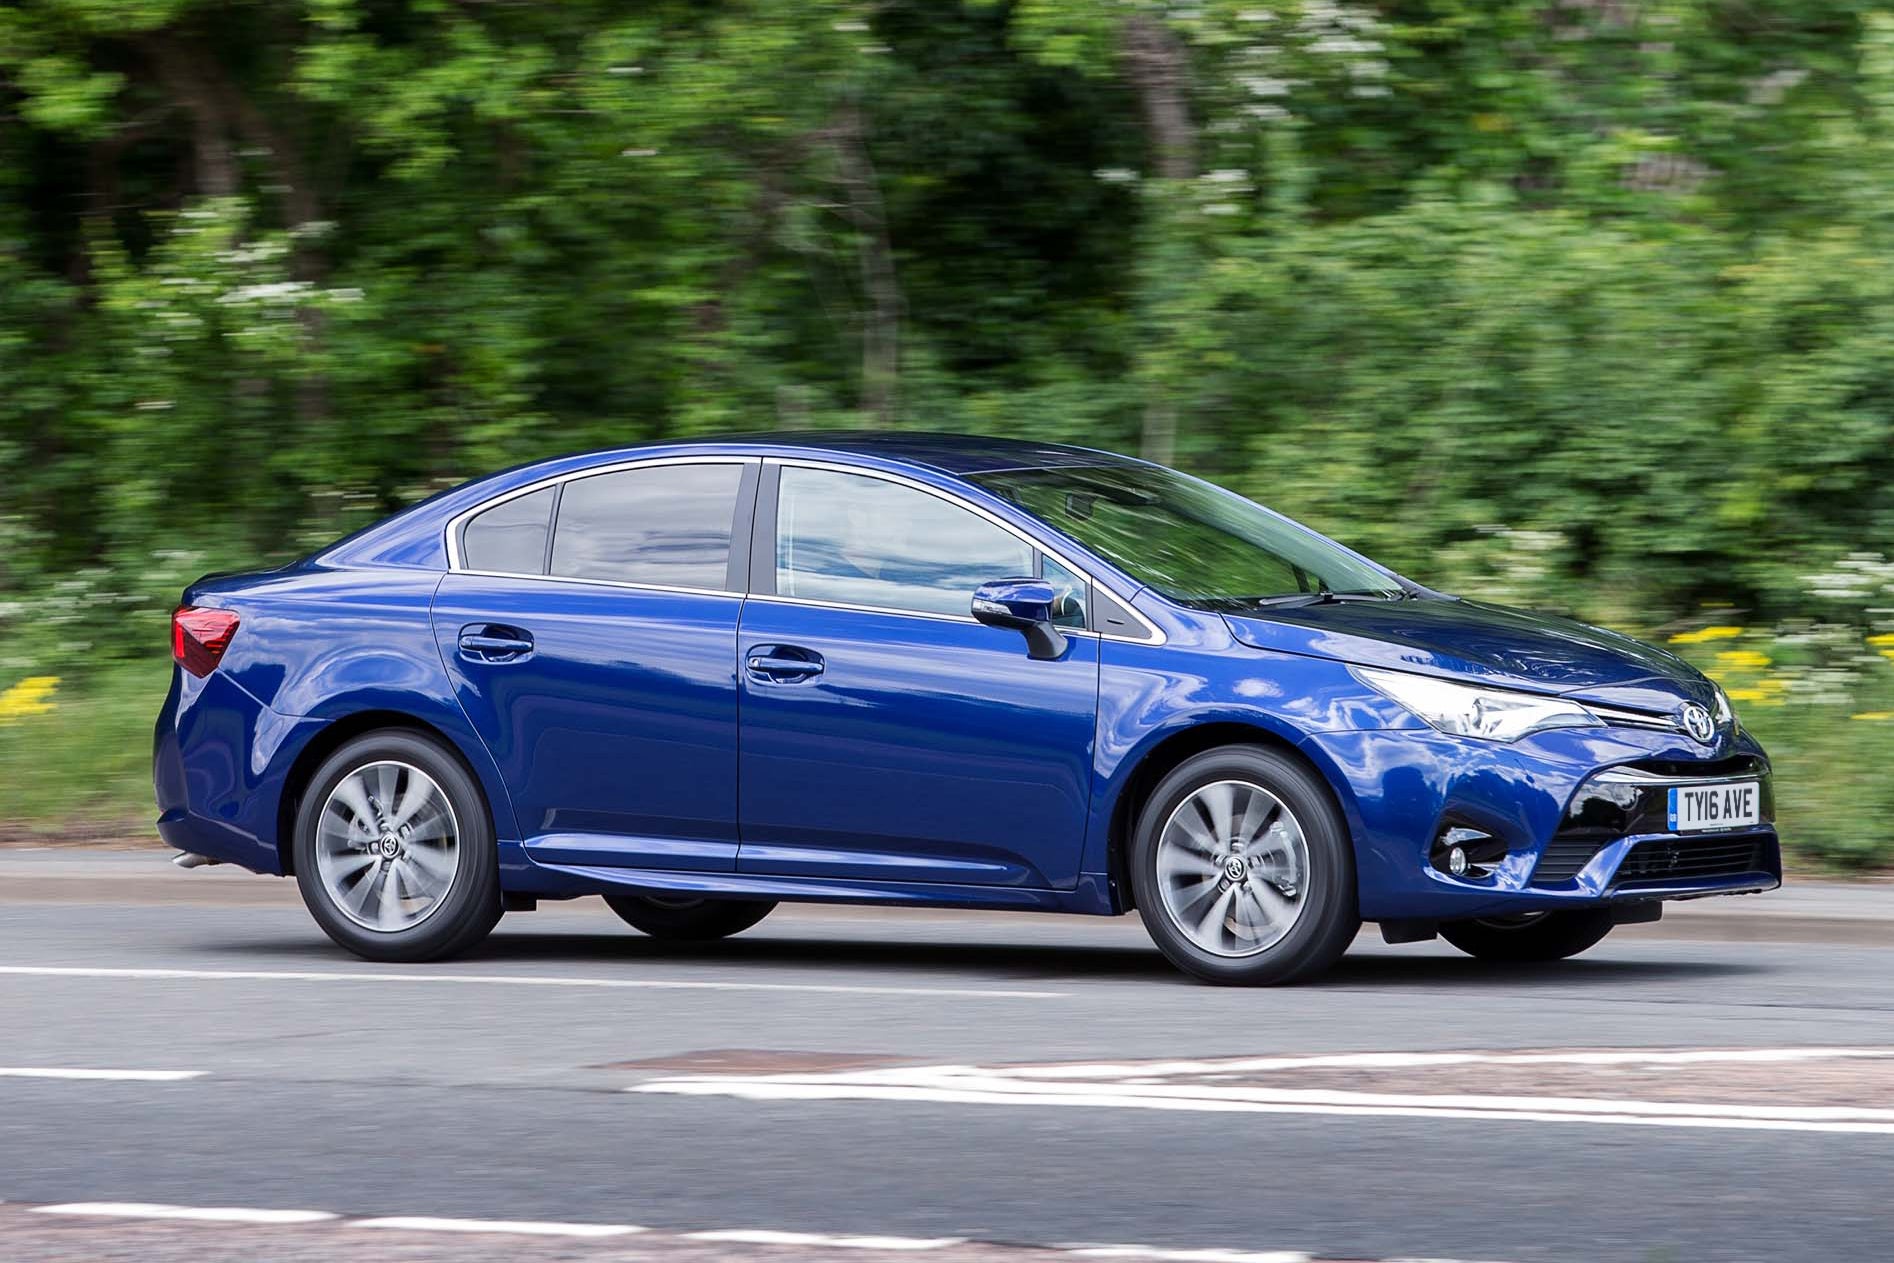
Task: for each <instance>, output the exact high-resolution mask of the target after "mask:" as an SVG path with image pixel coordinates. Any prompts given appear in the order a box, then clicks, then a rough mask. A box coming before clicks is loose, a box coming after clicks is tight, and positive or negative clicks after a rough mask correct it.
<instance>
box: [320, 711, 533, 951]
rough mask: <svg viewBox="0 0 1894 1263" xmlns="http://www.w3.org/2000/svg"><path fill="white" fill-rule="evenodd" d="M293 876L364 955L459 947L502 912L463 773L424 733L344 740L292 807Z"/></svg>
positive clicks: (475, 797) (334, 934) (493, 865)
mask: <svg viewBox="0 0 1894 1263" xmlns="http://www.w3.org/2000/svg"><path fill="white" fill-rule="evenodd" d="M294 848H295V860H296V884H297V885H298V886H299V887H300V888H301V890H302V896H303V902H304V903H305V904H307V905H308V907H309V912H310V915H312V916H313V917H315V919H316V924H318V925H320V926H321V927H322V929H323V931H324V932H325V933H327V934H328V936H329V937H330V938H332V939H334V940H335V941H336V942H337V943H340V944H341V945H342V946H343V947H346V948H348V949H349V950H350V951H352V952H354V953H355V954H356V955H358V956H363V957H366V958H367V959H369V960H385V961H416V960H436V959H439V958H440V957H443V956H451V955H454V954H455V953H457V952H461V951H465V950H466V949H467V948H469V947H471V946H473V945H474V944H475V943H477V942H479V941H480V940H481V939H483V938H485V937H486V935H487V933H488V932H489V931H491V930H492V929H493V926H494V923H495V922H497V921H498V920H499V919H500V877H499V858H498V855H497V853H496V851H495V849H494V841H493V825H492V822H491V820H490V819H489V818H488V815H487V809H486V803H485V801H484V799H483V798H482V797H481V794H480V789H479V786H478V785H477V784H475V782H474V779H473V775H472V774H471V773H470V772H468V771H467V769H466V767H465V765H463V764H462V763H461V761H460V758H459V756H458V755H456V754H455V753H454V752H453V751H452V750H450V749H449V748H447V747H446V746H444V745H442V744H441V743H440V742H439V741H436V740H435V739H433V738H432V737H428V736H425V735H423V734H421V733H418V732H411V731H405V730H399V729H391V730H386V731H382V732H372V733H367V734H365V735H363V736H360V737H356V738H354V739H353V740H351V741H349V742H347V743H345V744H344V745H342V746H341V747H340V748H339V749H337V750H336V751H335V753H333V754H331V755H330V756H329V757H328V758H327V759H325V760H324V761H323V763H322V766H321V767H319V768H317V769H316V773H315V776H314V777H312V778H311V780H310V782H309V789H308V791H307V792H306V793H305V794H304V795H303V796H302V801H301V803H300V804H299V805H298V808H297V813H296V832H295V839H294Z"/></svg>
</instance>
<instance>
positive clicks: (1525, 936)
mask: <svg viewBox="0 0 1894 1263" xmlns="http://www.w3.org/2000/svg"><path fill="white" fill-rule="evenodd" d="M1615 924H1617V921H1616V919H1615V918H1614V917H1613V916H1612V915H1611V913H1610V912H1609V911H1607V910H1605V909H1602V908H1581V909H1573V910H1571V911H1569V912H1526V913H1521V914H1520V915H1518V916H1510V917H1481V918H1479V919H1477V920H1472V921H1446V922H1443V923H1442V924H1441V927H1440V937H1441V938H1444V939H1446V940H1447V941H1448V942H1449V943H1452V944H1453V945H1454V946H1455V947H1457V948H1459V949H1460V950H1461V951H1463V952H1465V953H1466V954H1467V955H1469V956H1477V957H1479V958H1480V959H1481V960H1491V961H1499V962H1502V963H1505V964H1515V965H1519V964H1537V963H1542V962H1545V961H1550V960H1564V959H1565V958H1566V957H1567V956H1576V955H1578V954H1579V953H1580V952H1582V951H1584V950H1585V949H1586V948H1589V947H1594V946H1596V945H1597V943H1598V940H1600V939H1602V938H1603V937H1604V936H1605V935H1607V934H1609V933H1611V927H1612V926H1613V925H1615Z"/></svg>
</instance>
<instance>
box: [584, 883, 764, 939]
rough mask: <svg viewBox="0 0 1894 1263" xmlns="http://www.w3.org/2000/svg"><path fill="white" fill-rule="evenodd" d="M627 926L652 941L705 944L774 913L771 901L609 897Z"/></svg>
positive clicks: (737, 932) (614, 910)
mask: <svg viewBox="0 0 1894 1263" xmlns="http://www.w3.org/2000/svg"><path fill="white" fill-rule="evenodd" d="M605 902H606V903H607V904H608V905H609V906H610V907H611V910H612V911H613V912H616V913H617V914H618V915H619V917H620V918H621V919H623V920H624V922H625V924H627V925H629V926H631V927H632V928H633V929H634V930H641V931H643V932H644V933H646V934H649V935H650V936H651V937H652V938H661V939H673V940H677V941H681V942H694V943H701V942H705V941H707V940H709V939H718V938H729V937H730V936H731V935H732V934H740V933H742V932H743V931H744V930H747V929H749V928H750V927H751V926H753V925H755V924H756V923H757V922H758V921H761V920H762V919H763V918H764V917H766V916H768V915H769V914H770V910H771V909H773V908H774V907H775V906H776V905H775V903H774V902H772V901H770V900H767V899H696V898H690V897H681V898H678V897H672V896H668V895H606V896H605Z"/></svg>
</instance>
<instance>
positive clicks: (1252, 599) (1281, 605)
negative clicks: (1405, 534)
mask: <svg viewBox="0 0 1894 1263" xmlns="http://www.w3.org/2000/svg"><path fill="white" fill-rule="evenodd" d="M1409 595H1410V594H1409V593H1407V592H1331V591H1329V590H1328V589H1327V588H1323V589H1322V590H1321V591H1319V592H1285V593H1283V594H1282V595H1281V596H1246V597H1240V598H1238V599H1239V600H1240V601H1241V602H1242V603H1243V604H1244V605H1246V606H1248V607H1250V608H1251V609H1259V610H1260V609H1299V608H1301V607H1302V606H1305V605H1341V604H1344V603H1347V602H1356V601H1405V600H1407V599H1408V597H1409Z"/></svg>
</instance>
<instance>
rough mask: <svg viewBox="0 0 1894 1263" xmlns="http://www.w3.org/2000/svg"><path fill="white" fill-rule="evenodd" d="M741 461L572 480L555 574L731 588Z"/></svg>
mask: <svg viewBox="0 0 1894 1263" xmlns="http://www.w3.org/2000/svg"><path fill="white" fill-rule="evenodd" d="M742 481H743V465H742V464H740V463H735V462H732V463H729V464H698V465H654V466H652V467H650V468H648V469H622V470H618V471H616V472H614V473H609V474H593V475H592V476H590V477H587V478H575V479H573V480H572V481H570V482H568V483H566V484H565V491H564V494H563V495H561V497H560V499H559V522H558V525H557V527H556V529H555V530H554V531H553V538H552V573H553V574H554V575H557V576H559V577H561V578H568V579H599V580H605V581H608V582H612V583H637V584H647V585H650V586H654V587H667V588H700V589H704V590H706V591H723V590H726V589H727V587H728V583H727V579H728V574H729V565H730V533H731V528H732V524H733V523H734V521H735V516H736V508H737V492H738V488H739V487H740V486H741V485H742Z"/></svg>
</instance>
